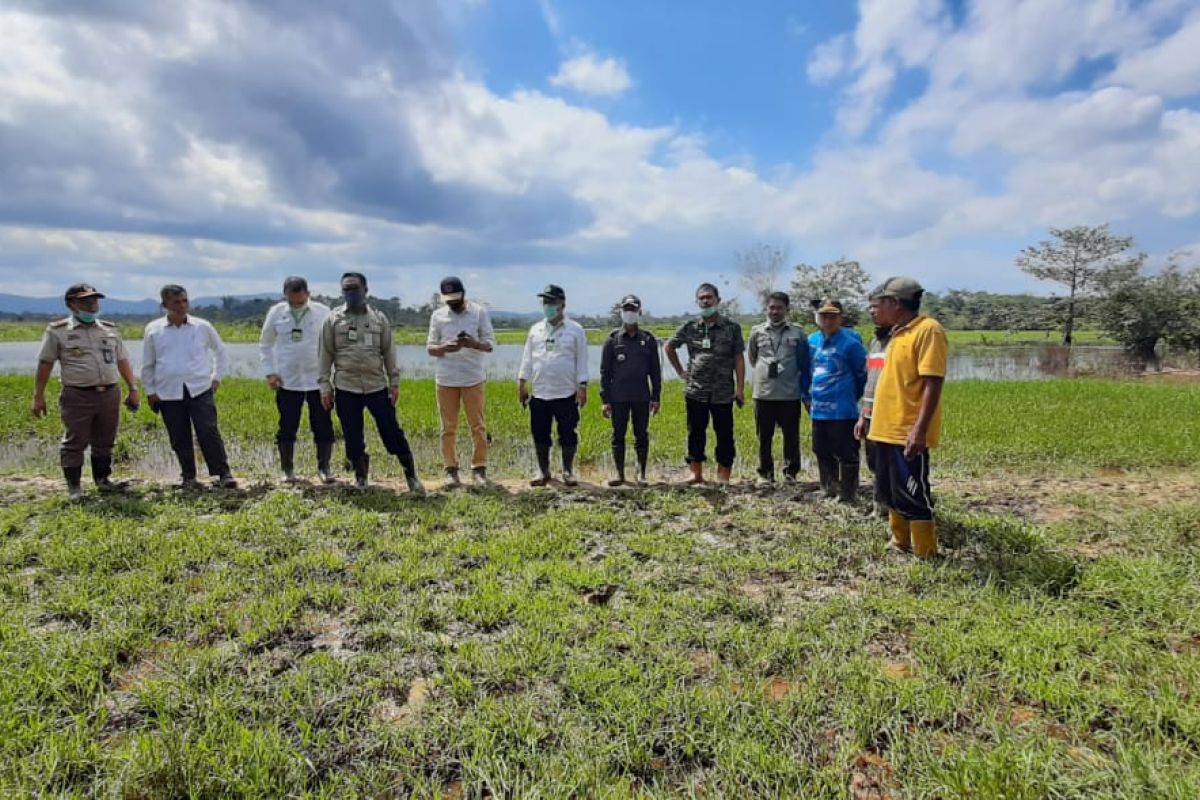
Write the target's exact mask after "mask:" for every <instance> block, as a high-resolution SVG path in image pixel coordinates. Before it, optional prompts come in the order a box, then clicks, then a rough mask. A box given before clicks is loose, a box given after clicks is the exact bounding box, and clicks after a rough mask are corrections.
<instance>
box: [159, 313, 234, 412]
mask: <svg viewBox="0 0 1200 800" xmlns="http://www.w3.org/2000/svg"><path fill="white" fill-rule="evenodd" d="M143 337H144V338H143V339H142V385H143V386H144V387H145V388H146V394H156V395H158V397H159V399H161V400H182V399H183V387H185V386H186V387H187V390H188V393H189V394H190V395H191V396H192V397H196V396H197V395H200V394H203V393H205V392H207V391H208V390H209V389H211V388H212V383H213V381H219V380H221V379H222V378H224V377H225V373H226V372H228V371H229V354H228V353H226V352H225V343H224V342H222V341H221V337H220V335H219V334H218V333H217V329H216V328H214V327H213V326H212V324H211V323H209V322H208V321H207V320H203V319H200V318H199V317H193V316H191V315H190V314H189V315H188V318H187V319H186V320H184V322H183V324H182V325H171V324H170V323H168V322H167V318H166V317H160V318H158V319H156V320H153V321H151V322H150V323H149V324H147V325H146V332H145V334H144V335H143Z"/></svg>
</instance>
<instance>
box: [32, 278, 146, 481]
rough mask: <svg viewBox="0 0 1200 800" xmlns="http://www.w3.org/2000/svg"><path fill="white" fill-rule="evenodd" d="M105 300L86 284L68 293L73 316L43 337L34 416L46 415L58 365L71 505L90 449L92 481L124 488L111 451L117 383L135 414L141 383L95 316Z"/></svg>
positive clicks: (62, 457) (120, 345) (113, 331)
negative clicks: (49, 388) (114, 470)
mask: <svg viewBox="0 0 1200 800" xmlns="http://www.w3.org/2000/svg"><path fill="white" fill-rule="evenodd" d="M103 297H104V295H102V294H100V293H99V292H98V291H96V290H95V289H94V288H93V287H91V286H89V285H87V284H85V283H77V284H75V285H74V286H72V287H71V288H69V289H67V293H66V298H65V299H66V304H67V308H69V309H70V310H71V316H69V317H67V318H65V319H60V320H57V321H56V322H51V323H50V324H49V325H48V326H46V332H45V333H44V334H43V335H42V349H41V351H40V352H39V353H38V366H37V377H36V378H35V379H34V387H33V415H34V416H35V417H41V416H43V415H45V413H46V383H47V382H48V381H49V380H50V373H51V372H52V371H53V370H54V362H55V361H57V362H58V363H59V366H60V371H61V373H62V393H61V394H59V397H58V409H59V414H60V416H61V417H62V421H63V426H64V427H65V429H66V430H65V432H64V433H63V438H62V444H61V446H60V447H59V451H58V452H59V463H61V464H62V470H63V475H64V476H65V477H66V479H67V493H68V494H69V495H70V497H71V499H72V500H78V499H79V498H80V497H81V496H82V495H83V489H82V487H81V486H80V481H81V479H82V476H83V451H84V450H85V449H87V447H88V446H89V445H90V446H91V448H92V478H93V479H94V480H95V481H96V486H98V487H99V488H100V490H101V491H113V490H117V489H120V488H121V485H120V484H117V483H114V482H113V481H112V479H111V478H110V477H109V476H110V475H111V474H112V451H113V445H114V444H115V443H116V440H117V424H118V421H119V420H120V415H121V391H120V389H118V388H117V381H118V379H124V381H125V385H126V386H128V387H129V396H128V398H127V399H126V401H125V404H126V405H127V406H129V408H130V409H132V410H135V411H136V410H137V407H138V402H139V401H138V393H137V382H136V380H135V378H134V376H133V368H132V367H130V365H129V355H128V354H127V353H126V352H125V344H124V342H122V341H121V333H120V331H119V330H118V329H117V326H116V325H115V324H114V323H111V322H107V321H105V320H102V319H98V318H97V317H96V315H97V313H99V311H100V300H101V299H102V298H103Z"/></svg>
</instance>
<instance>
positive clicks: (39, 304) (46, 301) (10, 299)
mask: <svg viewBox="0 0 1200 800" xmlns="http://www.w3.org/2000/svg"><path fill="white" fill-rule="evenodd" d="M277 297H278V295H273V294H247V295H237V296H235V297H234V299H235V300H239V301H242V302H253V301H254V300H271V301H274V300H276V299H277ZM222 300H223V298H220V297H193V298H192V305H193V306H195V307H199V306H219V305H221V303H222ZM102 303H103V305H102V308H103V311H104V313H105V314H108V315H116V314H129V315H131V316H141V317H153V316H157V315H158V314H159V313H160V309H159V304H158V301H157V300H154V299H151V298H146V299H145V300H120V299H118V298H115V297H106V298H104V300H103V301H102ZM0 314H33V315H37V316H45V315H48V314H49V315H57V314H66V307H65V306H64V305H63V299H62V296H61V295H59V296H58V297H24V296H22V295H17V294H0Z"/></svg>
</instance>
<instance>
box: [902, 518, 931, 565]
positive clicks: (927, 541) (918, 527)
mask: <svg viewBox="0 0 1200 800" xmlns="http://www.w3.org/2000/svg"><path fill="white" fill-rule="evenodd" d="M909 525H910V527H911V529H912V548H913V552H914V553H915V554H916V555H917V556H918V557H919V558H934V557H935V556H937V554H938V549H937V528H935V527H934V525H933V520H931V519H919V520H918V519H914V520H913V521H912V522H910V523H909Z"/></svg>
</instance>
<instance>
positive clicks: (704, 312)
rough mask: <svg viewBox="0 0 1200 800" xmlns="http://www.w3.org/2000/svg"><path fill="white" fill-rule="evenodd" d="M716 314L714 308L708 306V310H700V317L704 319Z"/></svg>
mask: <svg viewBox="0 0 1200 800" xmlns="http://www.w3.org/2000/svg"><path fill="white" fill-rule="evenodd" d="M716 313H717V307H716V306H710V307H708V308H702V309H700V316H702V317H704V318H705V319H708V318H709V317H711V316H712V315H713V314H716Z"/></svg>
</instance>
